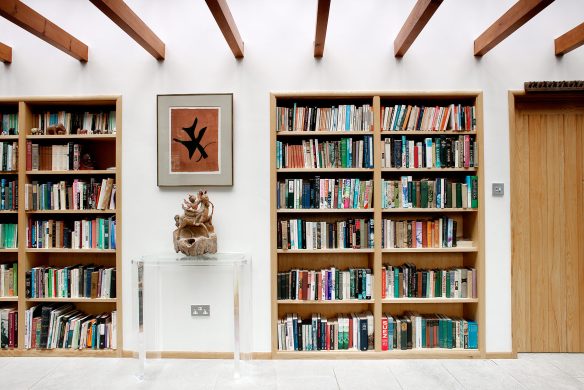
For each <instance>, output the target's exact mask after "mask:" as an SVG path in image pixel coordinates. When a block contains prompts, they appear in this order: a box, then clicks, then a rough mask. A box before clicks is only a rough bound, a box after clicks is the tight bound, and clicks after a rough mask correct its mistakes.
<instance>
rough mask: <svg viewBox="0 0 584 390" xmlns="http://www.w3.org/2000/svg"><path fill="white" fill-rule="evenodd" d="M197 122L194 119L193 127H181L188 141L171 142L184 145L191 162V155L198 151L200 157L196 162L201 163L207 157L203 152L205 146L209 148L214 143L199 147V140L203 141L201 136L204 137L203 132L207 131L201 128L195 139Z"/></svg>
mask: <svg viewBox="0 0 584 390" xmlns="http://www.w3.org/2000/svg"><path fill="white" fill-rule="evenodd" d="M198 122H199V119H198V118H197V117H195V121H194V122H193V125H192V126H191V127H183V128H182V129H183V130H184V132H185V133H187V134H188V135H189V138H190V140H188V141H185V140H182V139H178V138H173V139H172V140H173V141H176V142H180V143H181V144H183V145H184V147H185V148H187V150H188V151H189V159H191V160H192V158H193V154H195V152H196V151H197V150H198V151H199V152H200V153H201V157H199V159H198V160H197V161H196V162H199V161H201V159H202V158H207V157H209V156H208V155H207V152H205V148H206V147H207V146H209V145H210V144H212V143H214V142H210V143H208V144H207V145H205V146H203V145H201V140H202V139H203V136H204V135H205V131H207V127H203V128H202V129H201V130H199V135H197V136H196V137H195V129H196V128H197V123H198Z"/></svg>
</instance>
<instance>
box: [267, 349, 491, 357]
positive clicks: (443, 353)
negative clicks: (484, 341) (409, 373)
mask: <svg viewBox="0 0 584 390" xmlns="http://www.w3.org/2000/svg"><path fill="white" fill-rule="evenodd" d="M274 355H275V356H274V357H275V358H277V359H310V358H316V359H335V358H351V359H355V358H362V359H391V358H416V357H420V358H425V359H429V358H454V359H458V358H464V357H467V358H478V357H480V356H481V353H480V351H479V350H478V349H460V348H453V349H446V348H444V349H442V348H420V349H406V350H400V349H394V350H391V351H379V352H377V351H374V350H368V351H356V350H342V351H339V350H334V351H277V352H274Z"/></svg>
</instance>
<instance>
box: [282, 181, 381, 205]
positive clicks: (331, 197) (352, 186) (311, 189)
mask: <svg viewBox="0 0 584 390" xmlns="http://www.w3.org/2000/svg"><path fill="white" fill-rule="evenodd" d="M372 197H373V180H361V179H321V178H320V177H319V176H317V177H315V178H313V179H286V180H281V181H279V182H278V183H277V187H276V207H277V208H279V209H280V208H282V209H283V208H287V209H368V208H370V207H371V201H372Z"/></svg>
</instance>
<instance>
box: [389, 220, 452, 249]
mask: <svg viewBox="0 0 584 390" xmlns="http://www.w3.org/2000/svg"><path fill="white" fill-rule="evenodd" d="M456 225H457V222H456V221H455V220H454V219H452V218H448V217H440V218H435V219H418V220H391V219H384V220H383V222H382V224H381V228H382V235H381V243H382V247H383V248H453V247H456V233H457V226H456Z"/></svg>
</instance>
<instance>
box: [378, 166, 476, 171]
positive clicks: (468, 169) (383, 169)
mask: <svg viewBox="0 0 584 390" xmlns="http://www.w3.org/2000/svg"><path fill="white" fill-rule="evenodd" d="M476 171H477V168H474V167H473V168H381V172H476Z"/></svg>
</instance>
